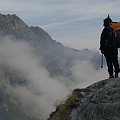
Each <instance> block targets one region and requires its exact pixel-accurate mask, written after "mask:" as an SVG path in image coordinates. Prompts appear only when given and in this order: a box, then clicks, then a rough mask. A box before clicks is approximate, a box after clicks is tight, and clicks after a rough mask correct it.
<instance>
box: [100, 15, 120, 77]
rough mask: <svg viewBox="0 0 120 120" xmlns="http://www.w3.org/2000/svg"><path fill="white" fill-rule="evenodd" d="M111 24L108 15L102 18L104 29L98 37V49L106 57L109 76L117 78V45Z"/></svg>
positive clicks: (119, 70) (118, 70)
mask: <svg viewBox="0 0 120 120" xmlns="http://www.w3.org/2000/svg"><path fill="white" fill-rule="evenodd" d="M111 25H112V20H111V18H110V17H109V15H108V18H106V19H104V24H103V26H104V29H103V31H102V33H101V37H100V50H101V53H102V54H103V55H104V56H105V58H106V62H107V67H108V73H109V78H114V77H115V78H117V77H118V73H119V72H120V69H119V63H118V47H117V44H116V43H115V33H114V30H113V28H112V27H111ZM114 72H115V74H114Z"/></svg>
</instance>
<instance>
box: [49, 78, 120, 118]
mask: <svg viewBox="0 0 120 120" xmlns="http://www.w3.org/2000/svg"><path fill="white" fill-rule="evenodd" d="M54 119H55V120H119V119H120V78H116V79H114V78H113V79H106V80H103V81H100V82H97V83H95V84H93V85H91V86H89V87H87V88H85V89H81V90H80V89H76V90H74V91H73V93H72V95H71V96H69V97H68V99H67V100H66V102H65V103H64V104H61V105H59V106H58V107H57V109H56V112H53V113H52V114H51V116H50V118H49V120H54Z"/></svg>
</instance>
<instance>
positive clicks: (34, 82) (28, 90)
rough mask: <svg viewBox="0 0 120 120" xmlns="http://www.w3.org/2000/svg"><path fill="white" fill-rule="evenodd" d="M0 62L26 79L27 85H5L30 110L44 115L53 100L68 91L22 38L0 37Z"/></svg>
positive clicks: (60, 97) (51, 105)
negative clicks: (50, 73)
mask: <svg viewBox="0 0 120 120" xmlns="http://www.w3.org/2000/svg"><path fill="white" fill-rule="evenodd" d="M0 64H2V65H5V66H8V67H9V68H10V69H13V70H14V71H17V74H18V75H19V76H20V78H21V79H25V80H27V81H29V85H28V86H19V87H9V88H10V91H12V93H13V94H14V95H15V96H16V97H18V98H19V99H20V100H21V102H22V103H23V108H24V109H25V110H26V109H27V111H29V110H31V109H32V110H31V111H29V112H28V113H30V114H37V115H38V113H39V115H40V117H41V114H42V116H44V117H46V115H48V113H49V112H50V111H52V110H53V103H54V102H55V101H57V100H60V99H61V100H62V98H63V97H65V96H66V95H67V93H68V90H67V88H66V87H65V84H64V83H62V82H60V81H59V80H57V79H52V78H50V76H49V72H48V71H47V70H46V69H45V68H44V67H43V66H42V65H41V64H40V63H39V59H38V58H37V57H36V56H35V55H34V53H33V51H32V48H31V47H30V45H29V44H28V43H26V42H19V40H18V41H17V42H15V41H14V40H13V38H11V37H5V38H1V41H0Z"/></svg>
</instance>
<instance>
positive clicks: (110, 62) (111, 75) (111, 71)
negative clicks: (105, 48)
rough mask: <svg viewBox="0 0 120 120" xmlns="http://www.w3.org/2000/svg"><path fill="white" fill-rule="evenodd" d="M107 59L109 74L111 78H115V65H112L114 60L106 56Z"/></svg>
mask: <svg viewBox="0 0 120 120" xmlns="http://www.w3.org/2000/svg"><path fill="white" fill-rule="evenodd" d="M105 58H106V62H107V67H108V73H109V77H110V78H113V77H114V76H113V64H112V59H111V58H110V56H108V55H105Z"/></svg>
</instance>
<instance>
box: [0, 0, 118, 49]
mask: <svg viewBox="0 0 120 120" xmlns="http://www.w3.org/2000/svg"><path fill="white" fill-rule="evenodd" d="M119 5H120V0H0V12H1V13H3V14H7V13H10V14H17V15H18V16H19V17H20V18H21V19H22V20H23V21H24V22H25V23H26V24H28V25H29V26H40V27H41V28H43V29H44V30H45V31H47V32H48V33H49V34H50V35H51V37H52V38H53V39H55V40H57V41H60V42H62V43H63V44H64V45H66V46H70V47H73V48H78V49H82V48H96V49H98V48H99V37H100V33H101V31H102V28H103V26H102V25H103V23H102V22H103V19H104V18H105V17H107V15H108V14H110V16H111V18H112V19H113V21H120V13H119V11H120V7H119Z"/></svg>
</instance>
